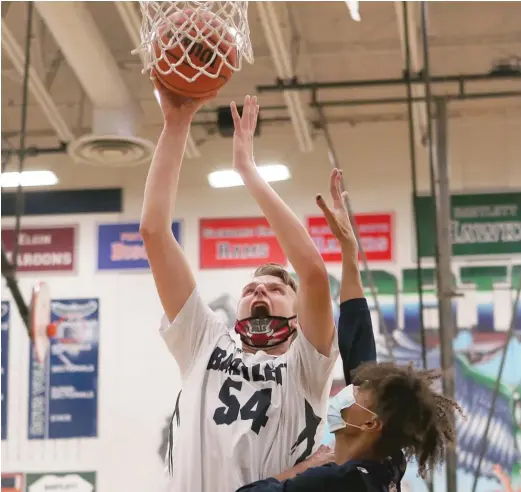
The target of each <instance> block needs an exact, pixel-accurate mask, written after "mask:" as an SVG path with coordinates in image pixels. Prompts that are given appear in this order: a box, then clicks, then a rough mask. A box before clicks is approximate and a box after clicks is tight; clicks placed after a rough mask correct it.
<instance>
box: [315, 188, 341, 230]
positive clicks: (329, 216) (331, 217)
mask: <svg viewBox="0 0 521 492" xmlns="http://www.w3.org/2000/svg"><path fill="white" fill-rule="evenodd" d="M316 201H317V205H318V207H319V208H320V210H322V213H323V214H324V217H325V218H326V221H327V223H328V224H329V227H333V225H334V224H335V223H336V219H335V214H334V213H333V211H332V210H331V209H330V208H329V207H328V206H327V203H326V202H325V201H324V198H322V195H320V194H319V195H317V197H316Z"/></svg>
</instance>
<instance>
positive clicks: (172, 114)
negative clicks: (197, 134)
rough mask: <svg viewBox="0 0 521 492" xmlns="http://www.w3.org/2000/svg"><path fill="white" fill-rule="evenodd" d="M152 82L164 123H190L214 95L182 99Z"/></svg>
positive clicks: (154, 81)
mask: <svg viewBox="0 0 521 492" xmlns="http://www.w3.org/2000/svg"><path fill="white" fill-rule="evenodd" d="M152 81H153V83H154V87H155V88H156V89H157V92H158V93H159V105H160V106H161V112H162V113H163V119H164V120H165V123H175V122H180V123H190V122H191V121H192V118H193V116H194V115H195V113H197V111H198V110H199V109H200V108H201V106H202V105H203V104H204V103H205V102H206V101H208V100H210V99H213V98H214V97H215V95H211V96H209V97H206V98H200V99H191V98H189V97H183V96H180V95H178V94H176V93H175V92H172V91H170V90H168V89H167V88H166V87H164V86H163V85H162V84H161V83H160V82H159V81H158V80H157V79H152Z"/></svg>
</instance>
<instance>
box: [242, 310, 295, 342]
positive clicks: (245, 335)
mask: <svg viewBox="0 0 521 492" xmlns="http://www.w3.org/2000/svg"><path fill="white" fill-rule="evenodd" d="M296 319H297V317H296V316H292V317H291V318H285V317H284V316H264V317H262V318H261V317H257V316H252V317H250V318H245V319H241V320H237V321H236V322H235V332H236V333H238V334H239V335H240V336H241V340H242V343H244V344H245V345H248V346H249V347H253V348H272V347H276V346H277V345H280V344H281V343H284V342H285V341H286V340H287V339H288V338H289V337H291V336H292V335H293V334H294V333H295V331H296V330H297V327H296V324H297V323H296ZM292 321H293V322H292Z"/></svg>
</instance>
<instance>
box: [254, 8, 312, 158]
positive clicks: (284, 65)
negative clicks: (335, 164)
mask: <svg viewBox="0 0 521 492" xmlns="http://www.w3.org/2000/svg"><path fill="white" fill-rule="evenodd" d="M256 5H257V8H258V10H259V15H260V20H261V25H262V28H263V30H264V37H265V39H266V42H267V43H268V48H269V50H270V53H271V58H272V60H273V64H274V65H275V71H276V73H277V77H279V78H280V79H290V78H292V77H294V75H295V74H294V73H293V70H292V67H291V56H290V53H289V51H288V49H287V47H286V45H285V43H284V36H283V34H282V29H281V27H280V24H279V22H278V20H277V15H276V12H275V8H274V6H273V2H256ZM283 96H284V101H285V103H286V106H287V107H288V112H289V115H290V118H291V123H292V125H293V130H294V131H295V136H296V137H297V141H298V144H299V148H300V150H301V151H302V152H310V151H311V150H313V140H312V137H311V130H310V126H309V122H308V120H307V117H306V113H305V109H304V105H303V104H302V101H301V100H300V96H299V94H298V93H296V92H293V91H287V90H286V91H284V92H283Z"/></svg>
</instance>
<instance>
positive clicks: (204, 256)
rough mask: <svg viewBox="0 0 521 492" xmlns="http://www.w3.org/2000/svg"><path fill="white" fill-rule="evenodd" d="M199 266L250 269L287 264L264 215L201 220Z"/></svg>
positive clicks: (203, 267) (204, 267) (202, 267)
mask: <svg viewBox="0 0 521 492" xmlns="http://www.w3.org/2000/svg"><path fill="white" fill-rule="evenodd" d="M199 255H200V264H199V268H201V269H202V270H203V269H210V268H248V267H257V266H260V265H262V264H263V263H270V262H272V263H280V264H281V265H285V264H286V262H287V259H286V256H285V255H284V252H283V251H282V248H281V247H280V244H279V243H278V241H277V239H276V237H275V234H274V233H273V231H272V230H271V228H270V226H269V224H268V221H267V220H266V219H265V218H264V217H249V218H244V217H241V218H233V219H201V220H200V222H199Z"/></svg>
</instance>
